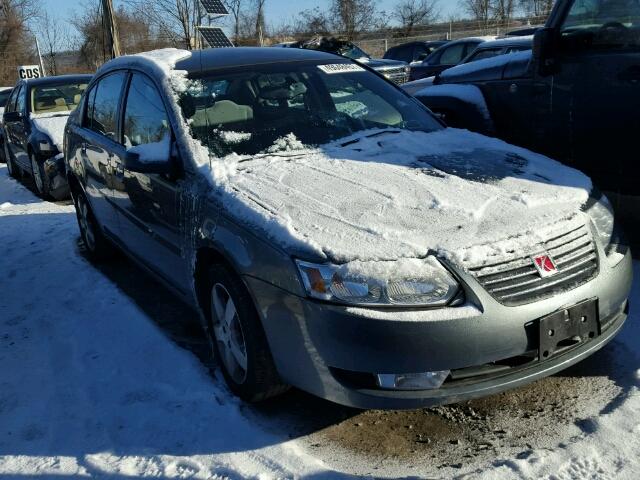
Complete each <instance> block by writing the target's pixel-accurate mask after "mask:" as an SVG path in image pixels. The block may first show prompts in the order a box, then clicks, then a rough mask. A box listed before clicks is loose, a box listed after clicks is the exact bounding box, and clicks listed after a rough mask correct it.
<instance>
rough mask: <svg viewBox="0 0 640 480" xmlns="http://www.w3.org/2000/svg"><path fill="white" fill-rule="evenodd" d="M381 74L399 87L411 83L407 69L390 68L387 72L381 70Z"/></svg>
mask: <svg viewBox="0 0 640 480" xmlns="http://www.w3.org/2000/svg"><path fill="white" fill-rule="evenodd" d="M380 73H382V74H383V75H384V76H385V77H387V78H388V79H389V80H391V81H392V82H393V83H396V84H398V85H402V84H403V83H407V82H408V81H409V74H408V73H407V72H406V70H405V67H399V68H388V69H386V70H381V71H380Z"/></svg>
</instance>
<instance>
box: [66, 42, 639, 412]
mask: <svg viewBox="0 0 640 480" xmlns="http://www.w3.org/2000/svg"><path fill="white" fill-rule="evenodd" d="M65 155H66V161H67V163H68V176H69V184H70V187H71V193H72V197H73V200H74V203H75V206H76V212H77V216H78V222H79V226H80V232H81V235H82V238H83V241H84V243H85V245H86V247H87V252H88V254H89V255H90V256H91V257H92V258H94V259H99V258H104V257H105V256H107V255H108V254H109V249H110V246H111V245H117V246H118V247H120V248H121V249H122V250H123V251H124V252H126V253H127V254H128V255H129V256H130V257H131V258H132V259H134V260H135V261H137V262H138V263H139V264H140V265H142V266H143V267H144V268H145V269H147V270H149V271H150V272H153V273H154V274H155V275H156V276H157V277H158V278H159V279H161V280H162V281H164V283H165V284H166V285H167V286H169V287H170V288H171V289H172V290H173V291H175V292H176V293H177V294H178V295H179V296H180V297H181V298H183V299H184V300H185V301H186V302H188V303H189V304H190V305H191V306H192V307H194V308H196V309H198V311H199V312H201V319H202V323H203V327H204V328H205V330H206V332H207V334H208V338H209V339H210V340H211V345H212V347H213V350H214V351H215V352H216V356H217V358H218V360H219V365H220V368H221V371H222V373H223V375H224V378H225V379H226V381H227V383H228V385H229V387H230V388H231V389H232V390H233V391H234V392H235V393H237V394H238V395H240V396H241V397H242V398H245V399H248V400H260V399H263V398H266V397H268V396H271V395H274V394H276V393H278V392H281V391H283V390H284V389H286V385H287V384H288V385H294V386H296V387H299V388H301V389H304V390H306V391H308V392H311V393H314V394H316V395H318V396H321V397H323V398H327V399H330V400H333V401H336V402H339V403H343V404H347V405H352V406H357V407H361V408H416V407H420V406H426V405H433V404H438V403H446V402H454V401H461V400H462V399H468V398H473V397H476V396H481V395H487V394H490V393H494V392H498V391H501V390H504V389H507V388H511V387H515V386H516V385H520V384H524V383H527V382H531V381H533V380H534V379H536V378H540V377H543V376H546V375H550V374H552V373H554V372H557V371H559V370H561V369H563V368H566V367H568V366H569V365H571V364H573V363H575V362H578V361H579V360H580V359H582V358H585V357H586V356H588V355H590V354H592V353H593V352H595V351H596V350H597V349H599V348H600V347H602V346H603V345H605V344H606V343H607V342H608V341H609V340H611V339H612V338H613V337H614V335H615V334H616V333H617V332H618V331H619V329H620V328H621V327H622V325H623V323H624V321H625V319H626V318H627V311H628V303H627V296H628V294H629V291H630V286H631V276H632V263H631V259H630V255H629V254H628V251H627V249H625V248H624V245H621V244H620V243H619V240H618V237H617V236H616V234H615V231H614V230H613V229H612V225H613V224H614V219H613V217H612V215H611V212H610V209H609V204H608V202H607V200H606V198H604V197H602V196H601V195H599V194H598V193H597V192H592V191H591V182H590V180H589V179H588V178H587V177H586V176H585V175H583V174H581V173H579V172H577V171H575V170H572V169H570V168H568V167H565V166H563V165H560V164H558V163H557V162H554V161H552V160H550V159H547V158H545V157H542V156H541V155H537V154H532V153H530V152H527V151H526V150H523V149H519V148H515V147H512V146H510V145H507V144H505V143H504V142H502V141H498V140H494V139H490V138H487V137H483V136H481V135H478V134H473V133H470V132H463V131H460V130H454V129H447V128H445V127H444V126H443V125H442V124H441V123H440V122H439V121H438V120H437V119H436V118H435V117H434V116H433V115H432V114H431V113H430V112H429V111H428V110H427V109H426V108H424V106H422V105H421V104H420V103H419V102H417V101H416V100H415V99H413V98H412V97H410V96H409V95H408V94H406V93H404V92H403V91H402V90H401V89H400V88H398V87H397V86H396V85H394V84H393V83H391V82H389V81H387V80H385V79H384V78H382V77H381V76H380V75H377V74H376V73H374V72H371V71H370V70H369V69H367V68H364V67H363V66H362V65H360V64H358V63H356V62H353V61H351V60H349V59H346V58H341V57H337V56H335V55H332V54H328V53H324V52H317V51H309V50H303V49H277V48H233V49H232V48H220V49H210V50H201V51H196V52H186V51H181V50H175V49H167V50H161V51H156V52H149V53H146V54H140V55H134V56H130V57H122V58H120V59H116V60H113V61H111V62H109V63H107V64H106V65H105V66H104V67H102V68H101V69H100V70H99V71H98V72H97V74H96V77H95V79H94V80H93V81H92V83H91V84H90V85H89V88H88V90H87V92H86V94H85V96H84V100H83V101H82V102H81V104H80V106H79V108H78V109H77V110H76V111H75V112H74V113H73V114H72V115H71V117H70V119H69V121H68V123H67V126H66V150H65ZM158 294H160V293H158ZM549 332H552V333H549ZM555 332H557V333H555ZM123 335H126V332H123Z"/></svg>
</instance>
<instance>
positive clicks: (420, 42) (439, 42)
mask: <svg viewBox="0 0 640 480" xmlns="http://www.w3.org/2000/svg"><path fill="white" fill-rule="evenodd" d="M445 43H449V40H416V41H413V42H406V43H401V44H399V45H394V46H393V47H390V48H389V50H393V49H396V48H401V47H407V46H410V45H444V44H445Z"/></svg>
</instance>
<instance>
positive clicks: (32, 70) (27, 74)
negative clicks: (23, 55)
mask: <svg viewBox="0 0 640 480" xmlns="http://www.w3.org/2000/svg"><path fill="white" fill-rule="evenodd" d="M40 77H42V72H41V71H40V67H39V66H38V65H22V66H20V67H18V78H19V79H20V80H31V79H32V78H40Z"/></svg>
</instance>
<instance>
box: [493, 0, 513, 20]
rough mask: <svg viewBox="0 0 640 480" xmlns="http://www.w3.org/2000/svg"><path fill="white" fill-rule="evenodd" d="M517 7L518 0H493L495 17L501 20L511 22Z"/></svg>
mask: <svg viewBox="0 0 640 480" xmlns="http://www.w3.org/2000/svg"><path fill="white" fill-rule="evenodd" d="M515 9H516V0H493V4H492V5H491V11H492V13H493V18H494V19H496V20H498V21H500V22H507V23H508V22H510V21H511V19H512V18H513V15H514V13H515Z"/></svg>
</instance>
